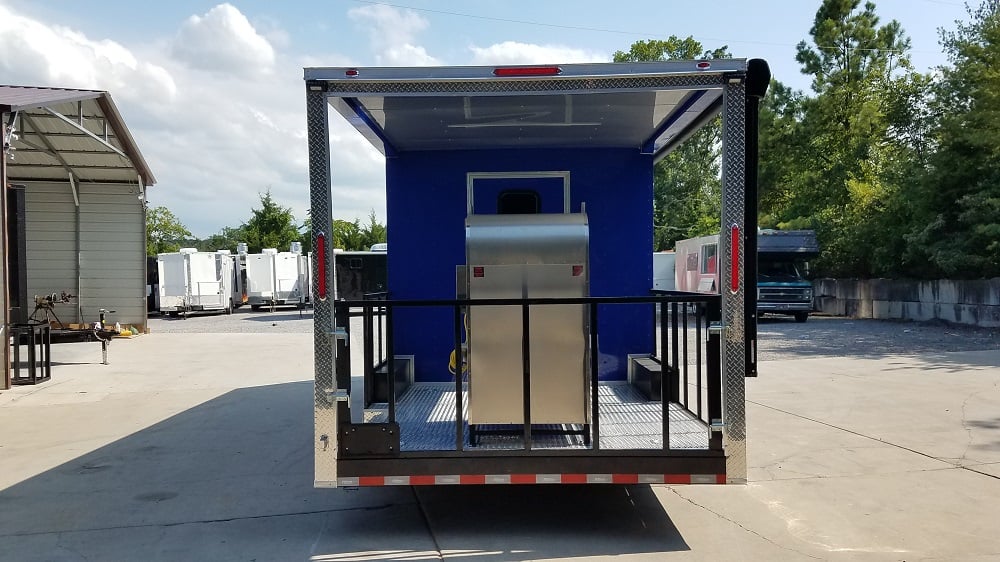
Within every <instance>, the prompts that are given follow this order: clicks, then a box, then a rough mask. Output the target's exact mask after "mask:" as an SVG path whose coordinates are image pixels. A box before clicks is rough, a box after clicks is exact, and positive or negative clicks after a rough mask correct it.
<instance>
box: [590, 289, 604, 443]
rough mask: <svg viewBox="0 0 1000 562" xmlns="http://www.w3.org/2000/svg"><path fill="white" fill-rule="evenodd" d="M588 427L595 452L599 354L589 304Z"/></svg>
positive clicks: (598, 419) (593, 310) (594, 314)
mask: <svg viewBox="0 0 1000 562" xmlns="http://www.w3.org/2000/svg"><path fill="white" fill-rule="evenodd" d="M589 335H590V427H591V431H592V432H593V434H592V436H591V447H592V449H593V450H595V451H597V450H599V449H600V448H601V416H600V404H599V403H598V395H599V394H600V385H599V382H600V381H599V380H598V378H599V377H598V375H599V374H600V373H599V369H600V365H599V364H598V359H600V353H599V352H598V348H597V303H596V302H592V303H590V334H589Z"/></svg>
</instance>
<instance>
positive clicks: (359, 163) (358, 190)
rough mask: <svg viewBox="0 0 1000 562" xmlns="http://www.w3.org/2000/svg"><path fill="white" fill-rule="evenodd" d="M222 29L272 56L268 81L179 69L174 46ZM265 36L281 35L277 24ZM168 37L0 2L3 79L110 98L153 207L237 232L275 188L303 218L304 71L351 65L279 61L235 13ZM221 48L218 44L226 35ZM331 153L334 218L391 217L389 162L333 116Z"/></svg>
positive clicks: (204, 19) (209, 229) (222, 11)
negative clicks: (75, 22) (113, 36)
mask: <svg viewBox="0 0 1000 562" xmlns="http://www.w3.org/2000/svg"><path fill="white" fill-rule="evenodd" d="M213 14H215V15H213ZM221 22H238V23H239V24H240V25H238V26H237V27H236V28H235V29H236V31H235V32H232V33H230V35H229V36H228V37H230V39H232V37H233V36H236V37H242V38H244V39H247V38H250V39H247V40H246V41H244V42H243V43H241V45H243V47H242V48H246V49H247V50H248V51H252V50H253V48H254V47H253V45H256V46H257V47H256V48H257V49H258V51H259V52H258V53H257V54H258V55H261V54H262V53H263V55H262V56H264V58H267V59H268V64H267V69H269V71H270V73H269V74H266V75H265V74H262V73H260V72H249V71H248V70H251V69H252V68H257V65H256V62H255V61H251V60H250V59H251V58H253V57H244V58H240V57H236V59H235V61H234V60H230V61H229V62H231V63H234V64H235V66H234V65H229V66H224V67H220V68H219V70H229V71H230V73H229V74H228V75H226V76H225V77H222V76H220V75H219V74H218V73H211V74H207V73H205V72H204V71H203V70H202V69H203V68H204V65H200V64H199V65H198V66H195V65H192V64H190V62H191V61H189V60H178V58H177V57H176V52H175V51H176V49H175V47H176V45H177V43H176V39H177V38H179V37H183V36H185V34H186V33H193V34H194V36H195V37H196V38H199V37H200V39H201V40H207V39H206V38H205V37H204V36H202V35H200V34H204V33H207V31H206V30H208V29H216V30H217V31H220V32H224V31H225V30H224V29H222V28H221V27H220V26H221V25H222V23H221ZM243 24H245V25H246V27H240V26H242V25H243ZM213 26H214V27H213ZM267 33H268V35H269V36H272V35H273V36H280V35H281V34H282V33H283V31H282V30H281V29H280V28H278V27H277V26H275V25H270V24H269V29H268V32H267ZM170 35H172V34H168V36H163V37H147V38H146V41H145V42H144V43H143V44H141V45H137V46H133V47H131V48H130V47H129V46H127V45H122V44H120V43H116V42H114V41H108V40H101V39H95V38H92V37H87V36H86V35H85V34H83V33H80V32H78V31H72V30H69V29H65V28H61V27H58V26H53V25H48V24H45V23H43V22H40V21H37V20H33V19H31V18H28V17H24V16H22V15H20V14H18V13H15V12H14V11H13V9H8V8H6V7H4V6H2V5H0V76H3V77H4V79H3V81H4V82H7V83H11V84H24V85H42V86H56V87H77V88H96V89H101V90H108V91H110V92H111V94H112V96H113V98H114V100H115V102H116V103H117V104H118V107H119V109H120V111H121V113H122V115H123V117H124V118H125V123H126V125H127V126H128V127H129V130H130V132H131V133H132V135H133V137H134V138H135V139H136V143H137V145H138V146H139V150H140V151H141V152H142V154H143V156H144V157H145V159H146V161H147V162H148V163H149V165H150V167H151V169H152V171H153V174H154V175H155V176H156V179H157V184H156V185H155V186H153V187H152V188H151V189H150V190H149V200H150V204H151V205H164V206H166V207H168V208H170V209H171V210H172V211H173V212H174V214H175V215H177V216H178V217H179V218H180V219H181V221H182V222H183V223H185V225H186V226H187V227H188V228H189V229H190V230H191V231H192V232H193V233H194V234H195V235H196V236H200V237H204V236H208V235H210V234H213V233H215V232H218V231H219V230H220V229H221V228H222V227H225V226H238V225H239V224H241V223H242V222H243V221H245V220H247V219H248V218H249V217H250V210H251V208H253V207H255V206H259V198H258V194H259V193H262V192H264V191H265V190H267V189H270V190H271V194H272V196H273V197H274V199H275V200H276V201H277V202H278V203H279V204H281V205H284V206H288V207H291V208H292V211H293V213H294V215H295V217H296V219H297V220H298V221H300V222H301V221H302V220H304V219H305V216H306V214H305V212H306V210H307V209H308V208H309V185H308V181H309V180H308V169H309V154H308V149H307V144H306V117H305V102H304V100H305V84H304V82H303V81H302V67H303V66H315V65H316V64H317V63H319V64H326V65H329V64H340V61H344V60H346V57H343V56H338V55H335V54H330V56H328V57H324V58H323V59H321V60H310V61H306V60H305V59H297V58H292V57H289V56H286V55H282V54H281V53H278V52H275V51H274V50H273V49H271V47H270V44H268V43H267V42H266V41H264V40H263V39H259V40H257V39H252V38H253V37H257V38H260V37H261V35H260V33H259V32H258V31H257V30H255V29H254V28H253V27H252V26H250V25H249V23H248V21H247V19H246V17H245V16H243V14H241V13H239V12H238V11H237V10H236V9H235V8H233V7H232V6H228V5H223V6H222V7H217V8H215V9H213V10H212V11H210V12H209V13H208V14H205V15H204V16H200V17H195V18H191V19H188V20H187V21H185V22H184V23H183V24H182V26H181V29H180V30H179V32H178V33H177V35H175V36H173V41H172V40H171V39H172V38H171V37H170ZM214 41H215V42H221V39H220V36H216V37H215V38H214ZM191 44H193V43H191ZM248 46H249V47H248ZM264 46H266V47H267V48H264ZM223 54H225V53H223ZM201 55H202V56H204V57H206V58H209V59H211V60H212V61H213V62H212V64H219V63H220V62H221V61H224V59H225V57H221V58H220V55H219V53H218V50H217V49H216V51H214V52H213V53H212V54H208V53H201ZM192 56H193V53H192ZM227 56H228V55H227ZM251 62H254V64H252V65H251ZM307 62H308V63H311V64H305V63H307ZM241 65H242V66H241ZM233 70H239V72H233ZM330 151H331V155H332V158H331V160H332V161H333V167H332V181H333V191H334V194H335V201H334V212H335V218H346V219H353V218H355V217H361V218H362V219H364V217H366V216H367V215H368V212H369V211H370V210H371V209H375V211H376V213H377V214H378V216H379V217H381V218H382V220H384V217H385V202H384V181H385V180H384V177H385V174H384V160H383V159H382V157H381V155H379V154H378V153H377V152H376V151H375V150H374V149H373V148H372V147H371V146H370V145H369V144H368V143H367V142H366V141H364V140H363V139H362V138H361V136H360V135H359V134H358V133H357V132H356V131H354V130H353V129H352V128H351V127H350V126H349V125H348V124H347V123H346V122H345V121H344V120H343V119H342V118H340V117H339V116H337V115H333V116H331V138H330Z"/></svg>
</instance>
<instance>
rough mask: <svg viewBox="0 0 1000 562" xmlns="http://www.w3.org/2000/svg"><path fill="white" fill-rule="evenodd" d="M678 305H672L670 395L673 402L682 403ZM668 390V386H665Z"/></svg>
mask: <svg viewBox="0 0 1000 562" xmlns="http://www.w3.org/2000/svg"><path fill="white" fill-rule="evenodd" d="M677 320H678V318H677V303H676V302H674V303H670V331H671V334H670V351H671V353H670V355H671V366H670V385H669V388H670V392H669V394H668V396H669V399H670V401H671V402H680V398H681V397H680V378H681V377H680V374H681V371H680V358H679V356H680V350H679V349H678V341H677V338H678V326H677ZM664 388H667V385H664Z"/></svg>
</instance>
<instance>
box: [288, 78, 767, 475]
mask: <svg viewBox="0 0 1000 562" xmlns="http://www.w3.org/2000/svg"><path fill="white" fill-rule="evenodd" d="M305 80H306V105H307V112H308V127H309V131H308V137H309V162H310V190H311V213H312V218H313V221H314V222H313V224H314V228H313V231H314V237H315V240H314V244H313V247H314V248H315V250H316V252H317V256H316V259H314V260H313V261H312V263H313V264H314V265H313V267H314V268H315V269H314V271H313V293H314V294H315V295H316V296H317V297H318V298H317V300H316V302H315V303H314V307H315V311H314V324H315V331H314V346H315V415H316V424H315V459H316V474H315V483H316V485H317V486H322V487H329V486H366V485H393V484H400V485H415V484H491V483H588V482H589V483H635V482H648V483H725V482H731V483H739V482H745V481H746V419H745V415H744V382H743V380H744V376H745V375H746V374H747V371H748V368H749V366H748V363H747V360H746V357H747V355H746V354H745V350H746V348H747V345H748V339H752V338H753V334H754V331H753V329H752V326H750V325H749V324H750V323H748V322H746V320H747V319H746V318H745V308H744V304H745V299H746V298H751V299H752V296H751V297H748V295H747V293H746V287H744V283H743V280H744V275H745V272H744V260H743V255H744V243H745V240H744V238H745V233H747V232H750V233H754V232H756V217H755V216H753V214H752V213H748V214H747V215H746V216H745V214H744V208H746V207H747V203H748V201H747V198H748V197H750V198H751V199H755V197H756V179H755V175H756V135H757V131H756V111H757V104H758V101H759V98H760V97H761V96H763V94H764V91H765V88H766V86H767V83H768V80H769V71H768V69H767V65H766V63H765V62H764V61H760V60H751V61H746V60H712V61H671V62H661V63H635V64H582V65H559V66H552V65H550V66H527V67H498V68H494V67H434V68H308V69H306V70H305ZM331 107H332V108H333V109H334V110H335V111H336V112H338V113H340V114H341V115H342V116H344V118H346V119H347V120H348V121H349V122H350V123H351V124H352V125H354V127H355V128H357V130H358V131H359V132H361V134H362V135H364V137H365V138H366V139H368V140H369V142H371V143H372V144H373V145H374V146H375V147H376V148H377V149H378V150H380V151H381V152H382V153H383V154H384V155H385V157H386V206H387V212H388V218H387V238H388V239H389V240H390V241H391V242H392V249H391V250H389V251H388V252H387V260H388V279H387V282H388V290H387V291H386V292H380V293H377V294H368V295H365V297H366V298H361V299H355V300H334V299H333V298H331V297H332V295H333V293H332V292H331V291H329V290H328V289H329V287H332V286H333V281H334V278H333V273H332V267H331V265H332V264H333V251H332V248H331V244H329V243H328V241H329V235H330V233H331V224H332V216H333V210H334V206H333V205H334V203H333V201H332V200H331V182H332V179H333V178H335V177H336V176H337V167H336V166H337V165H339V164H340V162H339V161H338V155H337V154H333V155H331V153H330V141H329V137H330V131H329V110H330V108H331ZM720 113H721V115H722V123H723V162H722V169H723V194H722V196H723V204H722V209H723V211H722V223H723V225H724V230H726V232H727V233H728V232H730V230H731V231H732V232H733V233H734V234H733V236H732V237H729V236H726V237H724V239H723V240H722V241H721V244H720V248H719V256H720V257H719V262H718V263H719V268H720V271H721V273H722V278H723V279H726V280H727V282H726V286H725V287H724V290H723V291H722V294H721V295H700V294H694V293H681V292H659V291H657V292H654V291H652V290H651V288H652V286H653V276H652V268H651V264H650V260H649V255H650V252H651V251H652V228H653V225H652V180H653V165H654V163H655V162H656V161H657V160H659V159H660V158H662V157H663V156H665V155H666V154H667V153H669V152H670V151H672V150H673V149H674V148H675V147H676V146H678V145H679V144H680V143H682V142H683V141H684V140H686V139H687V138H688V137H690V136H691V135H692V134H693V133H694V132H696V131H697V130H698V129H699V128H700V127H701V126H703V125H704V124H705V123H707V122H709V121H710V120H711V119H712V118H714V117H715V116H716V115H718V114H720ZM331 156H332V158H331ZM345 165H350V163H345ZM752 206H753V205H751V207H752ZM741 233H743V234H741ZM751 289H753V287H751ZM751 345H752V342H751Z"/></svg>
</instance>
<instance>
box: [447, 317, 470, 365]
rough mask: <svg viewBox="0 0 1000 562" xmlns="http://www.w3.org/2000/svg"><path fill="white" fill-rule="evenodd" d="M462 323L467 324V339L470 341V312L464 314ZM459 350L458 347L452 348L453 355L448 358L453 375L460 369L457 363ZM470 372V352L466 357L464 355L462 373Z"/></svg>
mask: <svg viewBox="0 0 1000 562" xmlns="http://www.w3.org/2000/svg"><path fill="white" fill-rule="evenodd" d="M462 324H463V325H464V326H465V341H466V342H468V341H469V315H468V314H465V315H463V316H462ZM457 351H458V350H456V349H453V350H451V357H449V358H448V372H449V373H451V374H452V375H454V374H456V371H457V370H458V366H457V365H456V364H455V363H456V359H457V355H458V353H457ZM468 372H469V356H468V354H466V355H465V357H462V374H463V375H464V374H466V373H468Z"/></svg>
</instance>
